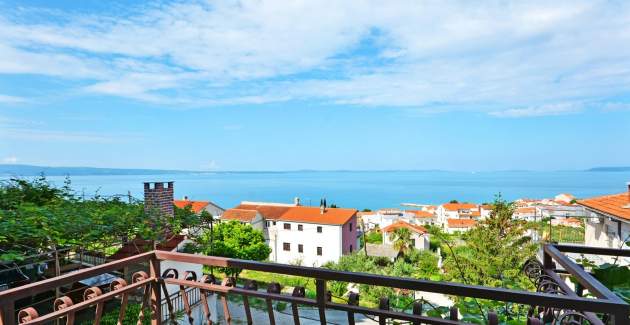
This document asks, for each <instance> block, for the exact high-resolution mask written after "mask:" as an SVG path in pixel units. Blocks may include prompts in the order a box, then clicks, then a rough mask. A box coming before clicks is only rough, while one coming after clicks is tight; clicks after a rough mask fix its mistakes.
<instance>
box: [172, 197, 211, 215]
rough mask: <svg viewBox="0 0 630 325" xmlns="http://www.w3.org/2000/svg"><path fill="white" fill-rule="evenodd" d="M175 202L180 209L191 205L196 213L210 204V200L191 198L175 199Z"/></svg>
mask: <svg viewBox="0 0 630 325" xmlns="http://www.w3.org/2000/svg"><path fill="white" fill-rule="evenodd" d="M173 204H175V206H176V207H178V208H180V209H184V208H185V207H187V206H190V208H191V210H192V211H193V212H194V213H200V212H201V210H203V209H204V208H205V207H207V206H208V204H210V202H208V201H189V200H174V201H173Z"/></svg>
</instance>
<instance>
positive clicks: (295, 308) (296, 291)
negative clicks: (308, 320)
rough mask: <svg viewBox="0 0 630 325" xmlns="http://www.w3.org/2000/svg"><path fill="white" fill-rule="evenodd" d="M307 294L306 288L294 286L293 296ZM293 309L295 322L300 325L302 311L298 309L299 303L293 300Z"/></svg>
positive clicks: (300, 296)
mask: <svg viewBox="0 0 630 325" xmlns="http://www.w3.org/2000/svg"><path fill="white" fill-rule="evenodd" d="M305 295H306V290H305V289H304V287H295V288H293V294H292V296H293V297H299V298H304V296H305ZM291 311H292V312H293V324H294V325H300V313H299V309H298V304H297V303H295V302H293V303H291Z"/></svg>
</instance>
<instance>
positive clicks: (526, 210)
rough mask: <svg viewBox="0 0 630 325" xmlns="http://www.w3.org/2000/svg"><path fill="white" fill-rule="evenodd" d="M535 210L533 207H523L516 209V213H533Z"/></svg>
mask: <svg viewBox="0 0 630 325" xmlns="http://www.w3.org/2000/svg"><path fill="white" fill-rule="evenodd" d="M535 212H536V208H533V207H525V208H518V209H516V213H535Z"/></svg>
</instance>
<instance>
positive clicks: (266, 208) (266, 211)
mask: <svg viewBox="0 0 630 325" xmlns="http://www.w3.org/2000/svg"><path fill="white" fill-rule="evenodd" d="M290 208H291V207H287V206H277V205H254V204H239V205H238V206H236V208H235V209H243V210H256V211H258V212H259V213H260V215H261V216H263V218H265V219H268V220H278V219H279V218H280V216H281V215H283V214H284V213H285V212H287V211H288V210H289V209H290Z"/></svg>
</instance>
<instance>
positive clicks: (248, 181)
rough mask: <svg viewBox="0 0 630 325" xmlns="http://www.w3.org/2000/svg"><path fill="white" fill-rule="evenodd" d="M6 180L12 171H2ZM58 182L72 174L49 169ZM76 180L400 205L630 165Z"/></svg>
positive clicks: (572, 186) (580, 181)
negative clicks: (167, 184)
mask: <svg viewBox="0 0 630 325" xmlns="http://www.w3.org/2000/svg"><path fill="white" fill-rule="evenodd" d="M2 178H4V179H6V178H7V177H6V176H5V177H2ZM47 179H48V180H49V181H50V182H52V183H54V184H55V185H58V186H61V185H63V182H64V179H65V177H62V176H49V177H47ZM70 180H71V187H72V188H73V189H74V190H75V192H76V193H77V195H80V196H84V197H86V198H90V197H93V196H95V195H100V196H105V197H106V196H113V195H122V196H125V195H127V194H131V196H133V197H135V198H138V199H142V196H143V183H144V182H165V181H173V182H174V186H175V197H176V198H183V197H184V196H188V198H189V199H191V200H209V201H212V202H214V203H216V204H218V205H219V206H221V207H224V208H230V207H234V206H236V205H238V204H239V203H240V202H241V201H268V202H284V203H291V202H293V200H294V198H296V197H297V198H300V202H301V203H302V204H303V205H313V206H319V203H320V200H321V199H323V198H325V199H326V202H327V203H328V205H331V204H335V205H337V206H339V207H345V208H356V209H360V210H362V209H372V210H374V209H380V208H400V207H401V204H404V203H416V204H441V203H444V202H448V201H450V200H458V201H460V202H475V203H483V202H492V201H493V200H494V198H495V197H496V196H497V195H501V196H502V197H503V198H504V199H506V200H515V199H518V198H552V197H554V196H555V195H557V194H559V193H570V194H573V195H574V196H576V197H578V198H585V197H591V196H597V195H605V194H612V193H621V192H625V191H628V188H627V185H626V184H627V182H628V181H630V172H628V171H621V172H602V171H544V172H543V171H497V172H450V171H295V172H206V173H190V174H172V175H171V174H160V175H111V176H107V175H98V176H70Z"/></svg>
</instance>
